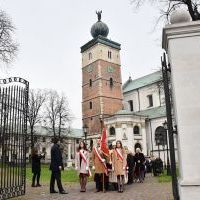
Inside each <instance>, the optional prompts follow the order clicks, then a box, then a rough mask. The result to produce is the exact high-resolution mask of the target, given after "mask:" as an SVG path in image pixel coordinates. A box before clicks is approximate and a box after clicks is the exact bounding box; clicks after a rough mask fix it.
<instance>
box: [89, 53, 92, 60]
mask: <svg viewBox="0 0 200 200" xmlns="http://www.w3.org/2000/svg"><path fill="white" fill-rule="evenodd" d="M91 59H92V53H91V52H90V53H89V60H91Z"/></svg>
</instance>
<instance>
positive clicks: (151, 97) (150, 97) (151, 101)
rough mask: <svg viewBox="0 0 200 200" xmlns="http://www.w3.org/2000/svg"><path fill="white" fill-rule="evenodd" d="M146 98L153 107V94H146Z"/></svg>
mask: <svg viewBox="0 0 200 200" xmlns="http://www.w3.org/2000/svg"><path fill="white" fill-rule="evenodd" d="M147 98H148V100H149V107H153V95H152V94H151V95H148V96H147Z"/></svg>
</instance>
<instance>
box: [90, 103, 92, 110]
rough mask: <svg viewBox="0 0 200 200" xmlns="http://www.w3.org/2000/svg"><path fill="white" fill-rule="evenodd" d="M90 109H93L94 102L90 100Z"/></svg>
mask: <svg viewBox="0 0 200 200" xmlns="http://www.w3.org/2000/svg"><path fill="white" fill-rule="evenodd" d="M90 109H92V102H91V101H90Z"/></svg>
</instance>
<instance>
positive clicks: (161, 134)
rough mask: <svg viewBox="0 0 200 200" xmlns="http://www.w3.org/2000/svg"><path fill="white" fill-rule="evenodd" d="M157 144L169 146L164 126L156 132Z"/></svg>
mask: <svg viewBox="0 0 200 200" xmlns="http://www.w3.org/2000/svg"><path fill="white" fill-rule="evenodd" d="M155 142H156V145H166V144H167V131H166V130H165V129H164V127H163V126H158V127H157V128H156V130H155Z"/></svg>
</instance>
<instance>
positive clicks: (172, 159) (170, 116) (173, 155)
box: [161, 54, 180, 200]
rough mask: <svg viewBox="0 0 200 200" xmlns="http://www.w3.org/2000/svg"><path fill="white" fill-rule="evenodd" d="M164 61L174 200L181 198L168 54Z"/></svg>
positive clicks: (163, 72) (163, 69) (163, 70)
mask: <svg viewBox="0 0 200 200" xmlns="http://www.w3.org/2000/svg"><path fill="white" fill-rule="evenodd" d="M161 62H162V74H163V83H164V92H165V102H166V112H167V124H168V133H169V146H170V159H171V174H172V190H173V196H174V200H179V199H180V197H179V192H178V181H177V174H176V159H175V149H174V136H173V125H172V114H171V113H172V110H171V98H170V90H169V77H168V76H169V75H168V71H169V70H168V67H167V61H166V55H165V54H164V55H163V59H162V58H161Z"/></svg>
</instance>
